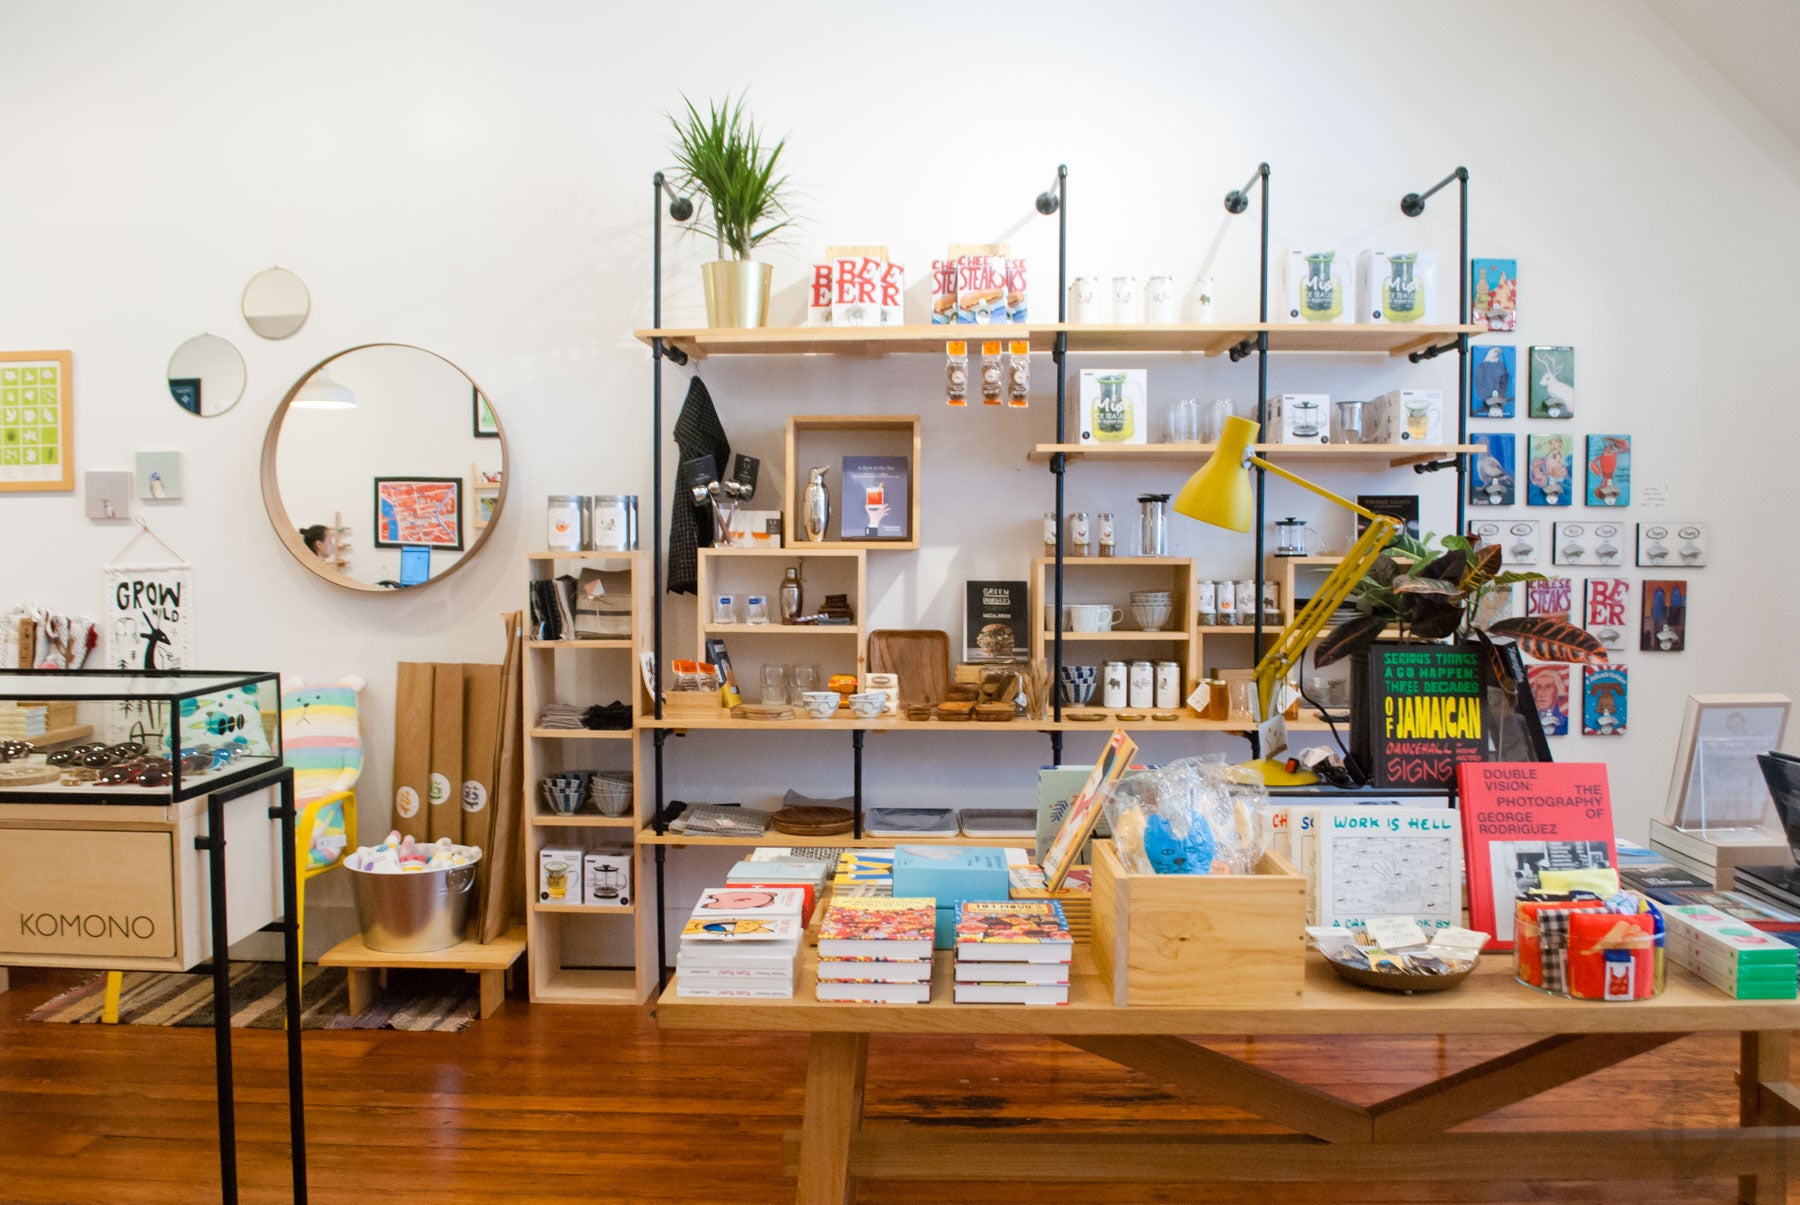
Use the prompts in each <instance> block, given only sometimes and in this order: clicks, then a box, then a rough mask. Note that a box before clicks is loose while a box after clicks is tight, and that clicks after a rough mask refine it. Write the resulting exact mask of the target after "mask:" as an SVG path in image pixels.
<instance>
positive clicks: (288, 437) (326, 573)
mask: <svg viewBox="0 0 1800 1205" xmlns="http://www.w3.org/2000/svg"><path fill="white" fill-rule="evenodd" d="M499 436H500V425H499V419H498V418H497V417H495V416H494V411H493V405H492V402H491V401H490V400H489V399H488V398H487V396H486V395H485V394H483V393H482V392H481V390H480V389H479V388H478V387H477V386H476V385H475V383H474V382H473V381H471V380H470V379H469V378H468V376H466V375H465V374H464V373H463V371H462V370H461V369H459V368H458V367H456V365H454V364H452V363H450V362H449V361H448V360H445V359H444V358H443V357H441V356H438V355H435V354H433V353H431V352H428V351H425V350H423V349H422V348H417V347H407V346H404V345H401V344H397V343H377V344H372V345H370V346H367V347H357V348H352V349H351V350H349V351H346V352H342V353H340V354H338V355H336V356H333V357H331V358H330V359H329V360H326V361H325V362H324V363H323V364H321V365H319V367H317V368H316V369H314V370H313V371H312V372H311V373H309V374H308V375H307V376H306V377H304V378H302V379H301V380H300V381H298V382H296V383H295V385H294V387H293V388H292V389H291V390H290V391H289V393H288V397H287V399H286V400H285V401H284V402H283V403H282V406H281V408H280V409H278V410H277V411H276V414H275V418H274V420H273V421H272V422H271V424H270V428H269V436H268V439H267V440H266V441H265V443H264V445H263V495H264V501H265V503H266V504H267V506H268V510H269V517H270V519H271V521H273V522H274V523H275V525H276V529H277V533H278V534H279V535H281V537H282V540H283V542H284V543H285V544H286V545H287V547H288V548H289V550H290V551H292V552H293V553H294V555H295V556H296V557H299V558H301V559H302V562H303V563H305V564H306V565H307V567H308V568H310V569H312V570H313V571H314V572H316V573H318V574H319V575H320V576H322V577H325V578H327V579H329V580H332V581H335V582H337V583H339V584H341V585H346V586H350V587H352V588H355V589H362V590H373V589H397V588H401V587H406V586H417V585H423V584H424V583H426V582H429V581H436V580H438V579H439V578H441V577H443V576H445V575H446V574H448V573H450V572H451V571H452V570H454V569H456V568H457V567H458V566H460V565H461V564H462V563H463V562H464V561H465V560H466V559H467V558H468V557H469V556H471V555H472V554H473V553H474V552H475V551H476V550H477V549H478V548H480V546H481V544H482V542H483V541H485V540H486V538H487V534H488V531H489V530H490V528H489V526H488V524H489V523H491V522H492V519H493V518H494V517H497V516H498V513H499V503H500V501H501V500H502V499H503V498H504V482H505V475H506V441H505V439H504V438H499ZM484 499H485V500H488V501H490V502H491V503H492V509H491V511H489V512H487V514H486V521H476V518H475V516H474V515H472V514H471V510H472V508H474V507H476V506H477V504H478V502H480V501H482V500H484Z"/></svg>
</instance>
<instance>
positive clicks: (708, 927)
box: [681, 916, 800, 943]
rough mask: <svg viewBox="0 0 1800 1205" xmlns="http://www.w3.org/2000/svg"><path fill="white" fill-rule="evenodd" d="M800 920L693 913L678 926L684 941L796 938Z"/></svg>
mask: <svg viewBox="0 0 1800 1205" xmlns="http://www.w3.org/2000/svg"><path fill="white" fill-rule="evenodd" d="M799 937H800V920H799V918H798V917H794V916H713V917H705V916H695V917H690V918H689V919H688V922H687V924H685V925H683V926H682V927H681V940H682V941H683V942H684V943H685V942H690V941H694V942H715V941H720V942H770V941H797V940H798V939H799Z"/></svg>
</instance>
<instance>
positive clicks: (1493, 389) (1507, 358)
mask: <svg viewBox="0 0 1800 1205" xmlns="http://www.w3.org/2000/svg"><path fill="white" fill-rule="evenodd" d="M1469 351H1470V357H1469V417H1470V418H1511V417H1512V416H1513V413H1514V410H1513V406H1514V403H1515V402H1516V401H1517V400H1518V391H1517V390H1516V389H1515V388H1514V383H1515V382H1516V381H1517V380H1518V358H1519V349H1518V348H1516V347H1514V346H1513V345H1512V344H1510V343H1507V344H1500V345H1497V346H1494V347H1481V346H1476V347H1472V348H1470V349H1469Z"/></svg>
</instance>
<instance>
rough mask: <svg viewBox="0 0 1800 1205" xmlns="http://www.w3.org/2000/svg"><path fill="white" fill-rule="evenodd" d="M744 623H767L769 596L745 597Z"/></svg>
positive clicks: (753, 595)
mask: <svg viewBox="0 0 1800 1205" xmlns="http://www.w3.org/2000/svg"><path fill="white" fill-rule="evenodd" d="M744 622H745V623H768V622H769V596H768V595H767V594H750V595H746V596H745V598H744Z"/></svg>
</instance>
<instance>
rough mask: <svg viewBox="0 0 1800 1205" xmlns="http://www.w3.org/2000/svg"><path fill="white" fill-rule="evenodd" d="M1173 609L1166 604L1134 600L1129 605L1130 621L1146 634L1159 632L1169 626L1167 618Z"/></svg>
mask: <svg viewBox="0 0 1800 1205" xmlns="http://www.w3.org/2000/svg"><path fill="white" fill-rule="evenodd" d="M1173 613H1174V608H1173V607H1171V606H1170V605H1169V604H1168V603H1166V602H1162V603H1146V602H1139V601H1137V600H1136V599H1133V600H1132V603H1131V620H1132V622H1133V623H1135V624H1137V625H1138V627H1140V628H1142V629H1144V631H1146V632H1160V631H1162V630H1163V629H1164V628H1165V627H1167V626H1168V624H1169V616H1170V615H1172V614H1173Z"/></svg>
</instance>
